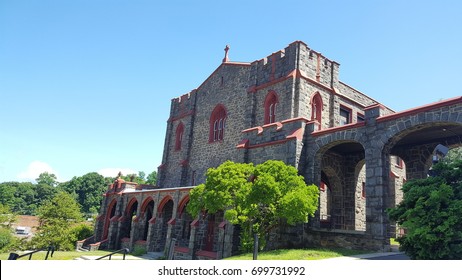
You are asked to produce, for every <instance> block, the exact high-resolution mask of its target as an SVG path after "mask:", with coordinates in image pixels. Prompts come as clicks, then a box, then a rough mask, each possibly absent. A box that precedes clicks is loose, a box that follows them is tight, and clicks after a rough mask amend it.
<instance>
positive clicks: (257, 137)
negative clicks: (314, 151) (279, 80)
mask: <svg viewBox="0 0 462 280" xmlns="http://www.w3.org/2000/svg"><path fill="white" fill-rule="evenodd" d="M310 123H312V121H309V120H307V119H305V118H294V119H288V120H284V121H281V122H275V123H271V124H267V125H263V126H257V127H252V128H249V129H246V130H244V131H242V134H243V137H242V140H241V141H240V142H239V143H238V144H237V146H236V148H237V149H238V150H240V151H241V152H243V153H245V154H246V156H247V158H248V159H247V160H248V161H250V162H254V163H257V164H258V163H261V162H264V161H266V160H270V159H275V160H282V161H284V162H286V163H287V164H292V165H295V166H297V165H298V162H299V156H300V152H301V148H302V146H303V144H302V141H303V137H304V135H305V130H306V127H307V124H310Z"/></svg>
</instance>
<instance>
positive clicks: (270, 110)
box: [265, 90, 279, 124]
mask: <svg viewBox="0 0 462 280" xmlns="http://www.w3.org/2000/svg"><path fill="white" fill-rule="evenodd" d="M278 102H279V98H278V96H277V94H276V92H274V91H272V90H271V91H269V92H268V94H267V95H266V98H265V124H270V123H274V122H276V107H277V104H278Z"/></svg>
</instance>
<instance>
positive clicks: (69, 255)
mask: <svg viewBox="0 0 462 280" xmlns="http://www.w3.org/2000/svg"><path fill="white" fill-rule="evenodd" d="M109 253H111V251H91V252H77V251H55V252H54V254H53V257H50V256H48V260H73V259H75V258H78V257H80V256H82V255H85V256H105V255H107V254H109ZM18 254H20V255H22V253H21V252H19V253H18ZM46 254H47V252H43V251H42V252H37V253H35V254H33V255H32V260H44V259H45V256H46ZM50 254H51V252H50ZM9 255H10V253H2V254H0V260H7V259H8V256H9ZM116 255H121V254H116ZM19 260H29V256H27V257H22V258H20V259H19Z"/></svg>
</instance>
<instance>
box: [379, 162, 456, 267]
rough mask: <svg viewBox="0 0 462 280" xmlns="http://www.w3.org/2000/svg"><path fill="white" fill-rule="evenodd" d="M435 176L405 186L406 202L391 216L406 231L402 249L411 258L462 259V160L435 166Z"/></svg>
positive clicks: (413, 181) (391, 212)
mask: <svg viewBox="0 0 462 280" xmlns="http://www.w3.org/2000/svg"><path fill="white" fill-rule="evenodd" d="M433 170H434V171H435V174H436V176H434V177H428V178H426V179H419V180H412V181H409V182H407V183H406V184H405V185H404V186H403V194H404V197H403V201H402V202H401V203H400V204H399V205H397V206H396V207H395V208H393V209H389V211H388V212H389V216H390V218H391V219H392V220H394V221H396V222H397V223H398V224H399V225H400V226H401V227H403V228H405V229H406V234H405V235H404V236H402V237H400V238H398V241H399V242H400V246H401V249H402V250H403V251H405V252H406V254H407V255H409V257H410V258H412V259H462V160H460V159H458V160H455V161H443V162H440V163H438V164H436V165H435V166H434V167H433Z"/></svg>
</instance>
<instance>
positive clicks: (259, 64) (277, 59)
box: [250, 41, 340, 88]
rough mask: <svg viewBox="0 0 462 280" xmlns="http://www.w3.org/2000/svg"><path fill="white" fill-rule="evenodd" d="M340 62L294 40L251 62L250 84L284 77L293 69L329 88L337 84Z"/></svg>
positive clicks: (258, 83) (257, 84) (263, 82)
mask: <svg viewBox="0 0 462 280" xmlns="http://www.w3.org/2000/svg"><path fill="white" fill-rule="evenodd" d="M339 66H340V64H339V63H337V62H335V61H334V60H331V59H329V58H327V57H325V56H324V55H322V54H321V53H320V52H318V51H315V50H313V49H311V48H309V47H308V45H307V44H305V43H304V42H302V41H295V42H293V43H291V44H289V45H288V46H287V47H286V48H284V49H283V50H280V51H277V52H275V53H272V54H271V55H269V56H267V57H265V58H262V59H260V60H256V61H254V62H252V63H251V67H252V70H251V73H250V81H252V82H254V83H255V84H252V85H250V86H259V85H262V84H265V83H269V82H272V81H274V80H276V79H278V78H282V77H286V76H288V75H289V74H290V73H291V72H293V71H294V70H299V71H300V73H301V74H302V76H304V77H306V78H309V79H311V80H313V81H316V82H318V83H321V84H323V85H325V86H327V87H329V88H335V87H336V86H337V84H338V82H339V81H338V70H339Z"/></svg>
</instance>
